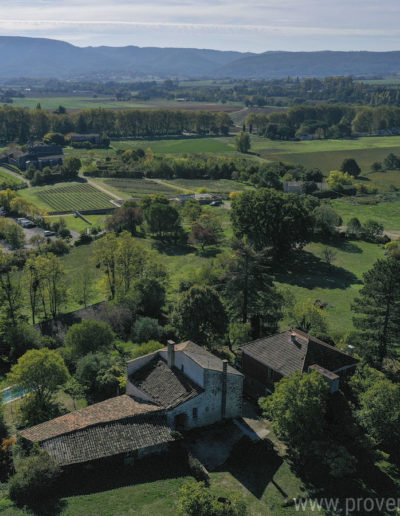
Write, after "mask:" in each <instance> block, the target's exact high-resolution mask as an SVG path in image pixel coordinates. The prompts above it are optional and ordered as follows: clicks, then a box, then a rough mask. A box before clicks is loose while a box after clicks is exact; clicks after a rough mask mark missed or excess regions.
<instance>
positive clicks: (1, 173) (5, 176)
mask: <svg viewBox="0 0 400 516" xmlns="http://www.w3.org/2000/svg"><path fill="white" fill-rule="evenodd" d="M2 183H6V184H7V185H9V187H10V188H12V187H13V186H21V185H23V184H24V181H22V179H19V178H18V177H16V176H14V175H13V174H10V173H9V172H8V171H7V169H4V168H0V184H2Z"/></svg>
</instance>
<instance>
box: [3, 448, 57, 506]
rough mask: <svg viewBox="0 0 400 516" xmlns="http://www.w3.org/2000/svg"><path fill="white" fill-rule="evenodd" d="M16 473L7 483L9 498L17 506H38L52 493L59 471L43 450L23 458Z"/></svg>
mask: <svg viewBox="0 0 400 516" xmlns="http://www.w3.org/2000/svg"><path fill="white" fill-rule="evenodd" d="M16 469H17V472H16V473H15V475H14V476H13V477H12V478H11V479H10V481H9V484H8V485H9V496H10V498H11V500H13V501H14V502H15V503H16V504H17V505H19V506H24V505H28V506H30V507H34V506H38V505H39V504H41V503H42V502H43V501H45V500H46V499H47V498H49V495H51V493H53V492H54V491H53V490H52V488H53V487H54V484H55V481H56V479H57V477H58V475H59V474H60V470H59V468H58V467H57V465H56V464H55V462H54V461H53V460H52V459H51V457H50V455H49V454H48V453H47V452H46V451H44V450H35V454H34V455H32V456H30V457H27V458H24V459H22V460H21V462H20V463H19V464H17V465H16Z"/></svg>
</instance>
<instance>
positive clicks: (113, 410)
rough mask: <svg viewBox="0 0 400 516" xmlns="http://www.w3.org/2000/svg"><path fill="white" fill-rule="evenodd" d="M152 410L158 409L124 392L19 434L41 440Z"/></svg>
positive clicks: (31, 439) (37, 440) (26, 437)
mask: <svg viewBox="0 0 400 516" xmlns="http://www.w3.org/2000/svg"><path fill="white" fill-rule="evenodd" d="M154 410H158V409H157V407H155V406H154V405H150V404H145V403H139V402H137V401H135V400H134V399H132V398H131V397H130V396H127V395H126V394H124V395H122V396H117V397H116V398H110V399H108V400H106V401H102V402H101V403H95V404H94V405H90V406H89V407H86V408H83V409H81V410H75V411H74V412H71V413H69V414H65V415H64V416H60V417H57V418H55V419H51V420H50V421H46V422H45V423H41V424H40V425H36V426H33V427H31V428H27V429H26V430H22V431H21V432H20V434H21V435H22V437H24V438H25V439H29V440H30V441H34V442H41V441H44V440H47V439H50V438H52V437H56V436H59V435H62V434H66V433H70V432H75V431H77V430H82V429H84V428H87V427H89V426H91V425H96V424H99V423H107V422H110V421H115V420H118V419H123V418H126V417H129V416H134V415H137V414H146V413H148V412H152V411H154Z"/></svg>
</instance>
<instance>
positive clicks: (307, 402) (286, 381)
mask: <svg viewBox="0 0 400 516" xmlns="http://www.w3.org/2000/svg"><path fill="white" fill-rule="evenodd" d="M328 391H329V387H328V384H327V383H326V381H325V380H324V379H323V377H322V376H321V375H320V374H319V373H317V372H316V371H313V372H312V373H295V374H292V375H290V376H286V377H284V378H282V380H280V382H279V383H278V384H277V385H276V387H275V391H274V393H273V394H272V395H271V396H268V397H267V398H263V399H261V400H260V406H261V408H262V410H263V413H264V416H265V417H267V418H269V419H271V420H272V425H273V428H274V430H275V432H276V433H277V435H278V437H279V438H280V439H282V441H283V442H284V443H285V444H286V445H287V446H288V447H289V450H290V451H291V453H292V454H293V455H294V456H297V457H300V456H304V455H307V454H308V453H309V451H310V450H309V448H310V446H312V444H313V441H318V440H319V439H321V438H322V437H323V431H324V430H323V424H321V423H322V421H323V418H324V414H325V413H326V403H327V398H328Z"/></svg>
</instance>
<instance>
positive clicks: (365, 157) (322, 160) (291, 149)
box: [252, 136, 400, 173]
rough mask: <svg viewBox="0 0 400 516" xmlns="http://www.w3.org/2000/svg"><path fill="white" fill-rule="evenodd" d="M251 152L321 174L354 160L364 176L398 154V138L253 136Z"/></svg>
mask: <svg viewBox="0 0 400 516" xmlns="http://www.w3.org/2000/svg"><path fill="white" fill-rule="evenodd" d="M252 151H254V152H257V153H259V154H260V156H261V157H262V158H264V159H267V160H270V161H287V162H291V163H299V164H301V165H304V166H305V167H310V168H312V167H318V168H320V169H321V170H322V171H323V172H326V173H327V172H329V171H330V170H337V169H338V168H339V167H340V165H341V164H342V162H343V160H344V159H345V158H354V159H356V160H357V162H358V163H359V165H360V167H361V169H362V170H363V172H368V171H369V170H370V167H371V165H372V163H373V162H374V161H382V160H383V159H384V158H385V157H386V156H387V155H388V154H389V153H390V152H393V153H394V154H399V153H400V136H383V137H378V136H377V137H368V138H367V137H365V138H356V139H349V140H311V141H299V142H287V141H276V140H268V139H267V138H261V137H259V136H252Z"/></svg>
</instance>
